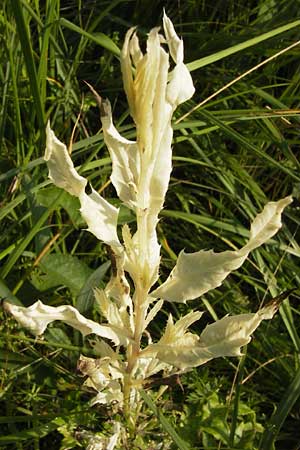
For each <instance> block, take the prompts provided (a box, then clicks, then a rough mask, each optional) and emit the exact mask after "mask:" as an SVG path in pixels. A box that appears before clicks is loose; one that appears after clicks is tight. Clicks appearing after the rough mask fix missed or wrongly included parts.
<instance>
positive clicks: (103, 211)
mask: <svg viewBox="0 0 300 450" xmlns="http://www.w3.org/2000/svg"><path fill="white" fill-rule="evenodd" d="M46 136H47V139H46V150H45V161H46V162H47V165H48V168H49V177H50V179H51V180H52V182H53V183H54V184H55V185H56V186H58V187H60V188H62V189H65V190H66V191H67V192H69V193H70V194H72V195H75V196H76V197H78V198H79V201H80V204H81V209H80V211H81V214H82V216H83V217H84V219H85V220H86V222H87V224H88V230H89V231H90V232H91V233H93V234H94V235H95V236H96V237H97V239H99V240H101V241H103V242H105V243H106V244H108V245H111V246H113V247H114V248H115V250H116V249H119V251H120V252H121V249H122V246H121V244H120V242H119V239H118V235H117V221H118V214H119V210H118V209H117V208H115V207H114V206H112V205H111V204H110V203H108V202H107V201H106V200H105V199H104V198H102V197H101V196H100V195H99V194H98V193H97V192H96V191H94V190H92V193H91V194H90V195H87V194H86V193H85V187H86V184H87V180H86V179H85V178H83V177H82V176H80V175H79V174H78V173H77V172H76V170H75V168H74V165H73V162H72V160H71V158H70V155H69V153H68V151H67V148H66V146H65V145H64V144H63V143H62V142H60V141H59V139H57V137H56V136H55V134H54V132H53V131H52V130H51V128H50V125H49V122H48V124H47V129H46Z"/></svg>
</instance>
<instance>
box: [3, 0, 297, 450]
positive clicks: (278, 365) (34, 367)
mask: <svg viewBox="0 0 300 450" xmlns="http://www.w3.org/2000/svg"><path fill="white" fill-rule="evenodd" d="M163 7H165V9H166V11H167V13H168V15H169V16H170V17H171V18H172V21H173V23H174V25H175V27H176V30H177V32H178V33H179V34H180V35H182V36H183V39H184V44H185V61H187V62H188V67H189V69H190V70H191V72H192V77H193V81H194V85H195V88H196V94H195V95H194V97H193V98H192V99H191V100H189V101H188V102H187V103H185V104H183V105H181V106H180V108H178V110H177V111H176V113H175V116H174V117H173V128H174V139H173V171H172V174H171V183H170V188H169V191H168V195H167V198H166V202H165V208H164V209H163V210H162V212H161V215H160V217H161V219H160V222H159V229H158V236H159V242H160V244H161V246H162V249H163V259H162V267H161V278H162V279H165V278H166V277H167V275H168V273H169V271H170V269H171V268H172V267H173V266H174V262H175V260H176V257H177V255H178V254H179V252H180V251H181V249H182V248H184V249H185V251H186V252H195V251H198V250H199V249H210V248H213V249H214V250H215V251H223V250H227V249H236V248H241V247H242V246H243V245H244V244H245V242H246V239H247V237H248V229H249V223H250V222H251V221H252V220H253V218H254V217H255V216H256V214H257V213H258V212H259V211H261V210H262V208H263V206H264V205H265V204H266V203H267V201H268V200H278V199H279V198H282V197H285V196H287V195H289V194H291V193H293V196H294V202H293V203H292V204H291V206H289V207H288V208H287V209H286V210H285V213H284V219H283V221H284V226H283V228H282V229H281V231H280V234H278V236H276V237H275V238H273V239H272V240H271V241H270V242H269V243H268V244H266V245H265V246H263V247H260V248H259V249H256V250H255V251H254V252H253V253H252V254H251V256H250V257H249V259H248V260H247V262H246V263H245V264H244V265H243V267H242V268H240V269H239V270H238V271H237V272H234V273H233V274H232V275H230V277H228V278H227V279H226V281H225V282H224V283H223V285H222V286H221V287H220V288H218V289H217V290H214V291H210V292H209V293H207V294H205V295H203V296H202V297H201V300H194V301H193V302H192V303H189V304H188V306H187V305H181V304H175V303H170V304H166V303H165V304H164V308H163V310H162V311H161V312H160V313H159V315H158V316H157V320H156V321H155V323H153V326H152V328H151V334H152V335H153V336H154V338H156V337H157V338H158V337H159V336H160V330H161V329H162V328H163V327H164V325H165V323H166V319H167V316H168V314H169V313H170V312H171V313H172V315H173V316H174V317H175V318H177V319H178V318H179V317H181V316H182V315H183V314H186V313H187V312H188V310H189V308H190V309H191V310H192V309H194V308H195V309H196V308H197V309H201V310H206V311H207V312H206V314H205V315H204V316H203V318H202V319H201V320H202V322H201V323H202V325H203V326H205V324H206V323H211V322H213V321H214V320H216V319H217V318H220V317H223V316H224V315H225V314H227V313H230V314H239V313H244V312H249V311H256V310H257V309H258V308H259V307H260V306H261V305H262V304H263V303H267V302H268V301H269V300H270V299H272V298H274V297H277V296H278V295H280V294H282V293H283V295H282V297H281V300H283V301H282V305H281V308H280V311H279V314H278V315H277V316H276V317H274V318H273V319H272V321H268V322H266V323H264V324H262V325H261V327H260V328H259V329H258V330H257V331H256V333H255V337H254V339H253V341H252V343H251V344H250V345H249V347H248V348H247V349H246V348H244V350H243V353H244V356H243V357H241V358H239V359H238V358H235V359H232V358H231V359H227V358H224V359H216V360H213V361H211V362H209V363H207V365H205V366H201V367H200V368H198V369H194V370H193V371H192V372H188V373H187V374H184V375H183V376H181V377H180V378H176V377H172V379H165V380H162V379H161V378H159V377H156V378H153V379H152V380H151V381H150V382H149V383H148V385H145V389H144V391H143V393H142V395H143V398H144V402H145V404H146V405H147V407H145V410H144V411H143V414H144V430H145V433H146V438H147V440H146V439H145V441H144V442H147V446H145V445H146V444H144V443H141V442H139V441H136V442H135V444H128V449H131V448H136V449H139V448H149V449H150V448H168V446H169V448H177V447H178V448H182V449H184V448H185V449H186V448H190V449H222V450H225V449H236V450H237V449H260V450H267V449H272V448H274V449H276V450H281V449H282V450H286V449H297V448H299V446H300V435H299V431H298V426H297V423H298V420H299V412H298V409H299V400H298V398H299V394H300V368H299V350H300V339H299V325H298V323H299V319H298V315H299V307H298V304H297V299H298V293H297V288H298V284H299V275H298V273H299V270H298V259H297V257H299V246H298V244H297V242H298V241H299V239H298V221H299V209H298V201H299V189H300V188H299V186H300V185H299V181H300V176H299V160H300V159H299V155H298V146H297V143H298V134H299V117H298V103H299V82H300V75H299V74H300V72H299V62H298V51H299V50H298V49H299V46H298V43H297V41H298V32H297V31H298V27H299V25H300V19H298V17H297V15H298V14H299V13H298V8H299V5H298V2H294V1H290V0H286V1H277V2H274V1H267V2H266V1H255V2H254V1H253V2H235V1H232V0H230V1H228V2H226V5H225V7H224V2H216V3H214V4H211V3H206V2H204V1H201V2H187V1H183V2H178V3H176V4H175V3H174V2H168V1H166V2H160V1H152V2H149V1H147V0H144V1H143V2H139V1H132V2H130V1H129V2H124V1H120V0H116V1H109V2H105V1H101V2H96V1H89V2H80V1H69V2H67V3H65V4H61V3H60V2H58V1H56V0H55V1H53V0H52V1H50V0H49V1H45V2H38V1H36V2H30V1H26V0H23V1H21V0H15V1H13V2H9V1H5V0H4V1H3V2H2V5H1V10H0V30H1V32H0V39H1V46H0V51H1V61H2V63H1V66H0V80H1V82H0V86H1V97H0V99H1V106H0V146H1V147H0V148H1V151H0V169H1V170H0V172H1V173H0V180H1V183H0V193H1V195H0V198H1V209H0V227H1V235H0V262H1V269H0V277H1V278H0V294H1V297H2V298H3V299H8V300H9V301H10V302H14V303H16V304H19V305H24V306H28V305H31V304H32V303H34V302H35V301H36V300H38V299H40V300H42V301H43V302H44V303H46V304H48V305H51V306H59V305H62V304H66V303H68V304H70V305H74V306H76V307H77V308H78V309H79V311H80V312H81V313H82V314H84V315H85V316H86V317H89V318H91V319H94V318H96V314H97V313H96V311H95V308H94V303H93V288H94V287H95V286H97V287H103V286H104V284H105V283H106V282H107V280H108V279H109V270H110V268H109V263H107V261H108V259H109V258H108V254H107V250H106V248H105V246H103V245H102V244H100V243H99V241H97V240H96V239H95V238H94V237H93V236H92V235H89V234H88V233H86V232H85V231H84V230H83V229H84V228H85V227H86V225H85V223H84V222H83V220H82V218H81V216H80V214H79V212H78V209H79V203H78V201H77V199H76V198H74V197H71V196H69V195H67V194H64V193H60V190H59V189H58V188H56V187H55V186H53V185H52V184H51V183H50V180H48V179H47V176H48V171H47V167H46V165H45V163H44V160H43V154H44V148H45V124H46V121H47V119H48V118H50V117H51V126H52V128H53V129H55V133H56V135H57V136H59V138H60V139H61V140H62V141H64V142H66V143H69V146H70V148H71V149H72V159H73V161H74V165H75V166H76V167H78V168H79V169H80V174H81V175H82V176H84V177H86V178H88V179H89V180H90V181H91V183H92V184H93V187H94V188H95V189H96V190H97V191H98V192H100V193H101V194H102V195H103V196H104V197H105V198H106V199H107V200H109V201H110V202H111V203H113V204H115V205H118V203H117V199H116V194H115V191H114V189H113V187H112V186H111V184H110V181H109V176H110V173H111V167H110V164H111V163H110V159H109V155H108V152H107V150H106V147H105V145H104V142H103V135H102V133H101V132H99V131H100V121H99V112H98V108H97V104H96V101H95V98H94V96H93V95H92V94H91V92H90V90H89V88H88V87H87V85H86V84H85V83H84V81H86V82H88V83H89V84H91V85H92V86H93V87H94V88H95V89H96V90H97V91H99V92H100V93H101V95H102V96H103V97H108V98H109V99H110V101H111V103H112V107H113V110H114V118H115V120H116V126H117V128H118V130H119V131H120V132H122V134H123V135H124V136H125V137H127V138H128V139H134V137H135V135H134V133H135V130H134V127H133V125H132V120H131V119H130V117H129V112H128V106H127V102H126V99H125V96H124V92H123V86H122V78H121V72H120V68H119V61H118V58H119V54H120V48H121V44H122V42H123V39H124V35H125V33H126V31H127V29H128V28H129V27H130V26H133V25H136V24H139V32H140V35H142V36H143V34H144V36H146V33H147V32H148V31H149V30H150V28H152V27H153V26H157V25H158V24H160V23H161V16H162V9H163ZM145 12H146V13H145ZM257 66H259V67H257ZM252 69H253V70H252ZM247 71H248V72H249V73H247V74H246V72H247ZM244 75H245V76H244ZM238 77H239V79H238V80H237V78H238ZM233 81H235V82H233ZM229 83H230V84H231V85H230V86H229V87H227V88H226V89H223V90H222V91H221V92H220V93H218V92H217V91H218V90H221V89H222V88H224V86H226V85H227V84H229ZM133 221H134V217H133V215H132V214H131V213H130V211H129V210H127V209H125V208H124V209H122V210H121V214H120V217H119V224H120V225H122V224H124V223H132V222H133ZM294 289H295V290H294ZM288 297H289V298H288ZM197 302H198V303H197ZM196 303H197V305H196ZM195 305H196V306H195ZM0 314H1V325H0V336H1V338H0V371H1V372H0V373H1V375H0V380H1V385H0V446H2V448H7V449H34V450H36V449H41V450H42V449H44V448H51V449H54V450H56V449H69V448H81V447H84V446H86V442H88V441H89V438H90V436H91V435H94V434H95V433H98V434H99V436H100V435H101V436H103V435H105V434H107V433H108V431H109V427H110V422H111V420H112V418H113V417H114V415H115V410H114V405H111V406H109V407H104V406H101V405H95V406H94V407H92V408H91V407H90V406H89V403H88V402H89V401H90V399H91V398H92V397H93V395H94V392H93V391H91V390H90V389H88V388H85V387H83V386H82V381H83V380H82V376H81V374H80V373H79V372H78V371H77V370H76V364H77V360H78V358H79V355H80V354H84V355H86V356H93V353H92V352H91V350H90V349H89V348H87V347H86V345H85V342H84V341H83V340H82V337H81V335H80V333H78V332H77V331H76V330H73V329H71V328H69V327H67V326H64V325H61V324H58V323H54V324H53V325H52V326H51V327H49V328H48V329H47V331H46V333H45V335H44V339H34V338H33V337H32V336H31V335H30V334H29V333H28V332H27V331H25V330H23V329H21V328H20V327H19V326H18V325H17V324H16V323H15V321H14V320H13V319H12V318H11V317H9V316H8V315H7V314H6V313H5V312H4V311H3V310H2V311H1V312H0ZM201 329H202V327H201ZM197 331H198V330H197V326H195V325H194V327H193V332H195V333H197ZM162 412H163V414H162ZM159 443H162V444H163V445H162V447H159Z"/></svg>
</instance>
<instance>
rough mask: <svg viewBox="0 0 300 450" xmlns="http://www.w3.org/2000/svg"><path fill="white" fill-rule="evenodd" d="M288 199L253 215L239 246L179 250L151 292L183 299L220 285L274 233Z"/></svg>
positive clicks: (164, 296) (180, 300) (178, 300)
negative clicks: (243, 242)
mask: <svg viewBox="0 0 300 450" xmlns="http://www.w3.org/2000/svg"><path fill="white" fill-rule="evenodd" d="M291 201H292V198H291V197H290V196H289V197H286V198H283V199H281V200H279V201H277V202H270V203H268V204H267V205H266V206H265V208H264V210H263V211H262V212H261V213H260V214H258V215H257V217H256V218H255V219H254V221H253V224H252V226H251V233H250V239H249V241H248V243H247V244H246V245H245V246H244V247H242V248H241V249H240V250H237V251H230V250H228V251H225V252H222V253H214V252H213V251H212V250H210V251H205V250H200V251H199V252H196V253H184V252H183V251H182V252H181V253H180V255H179V257H178V260H177V263H176V265H175V267H174V269H173V270H172V272H171V273H170V275H169V277H168V279H167V280H166V281H165V282H164V283H163V284H162V285H161V286H160V287H159V288H158V289H156V290H155V291H153V292H152V293H151V295H152V296H153V297H155V298H158V297H161V298H163V299H164V300H168V301H171V302H185V301H186V300H192V299H194V298H196V297H200V295H202V294H205V293H206V292H208V291H209V290H211V289H215V288H216V287H218V286H220V285H221V284H222V282H223V281H224V279H225V278H226V277H227V276H228V275H229V273H230V272H232V271H233V270H236V269H238V268H239V267H240V266H241V265H242V264H243V262H244V261H245V259H246V258H247V257H248V254H249V252H250V251H251V250H253V249H255V248H257V247H259V246H260V245H261V244H263V243H264V242H266V241H267V240H268V239H270V238H271V237H272V236H274V234H275V233H276V232H277V231H278V230H279V228H280V227H281V213H282V211H283V209H284V208H285V207H286V206H287V205H289V204H290V203H291Z"/></svg>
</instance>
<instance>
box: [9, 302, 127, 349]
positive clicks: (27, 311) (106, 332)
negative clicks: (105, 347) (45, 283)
mask: <svg viewBox="0 0 300 450" xmlns="http://www.w3.org/2000/svg"><path fill="white" fill-rule="evenodd" d="M5 308H6V310H7V311H8V312H9V313H11V314H12V315H13V316H14V318H15V319H16V320H17V321H18V322H19V323H20V325H21V326H23V327H25V328H28V329H29V330H30V332H31V333H32V334H34V335H35V336H40V335H42V334H43V333H44V331H45V330H46V328H47V326H48V325H49V324H50V323H52V322H54V321H55V320H61V321H62V322H65V323H66V324H67V325H70V326H71V327H73V328H75V329H76V330H79V331H80V332H81V333H82V335H83V336H86V335H88V334H91V333H94V334H96V335H97V336H101V337H104V338H107V339H110V340H111V341H113V343H114V344H115V345H119V344H120V338H121V340H122V339H123V336H119V335H118V334H117V333H116V332H115V331H114V330H112V329H111V328H110V327H109V325H99V324H98V323H96V322H94V321H93V320H90V319H86V318H85V317H84V316H82V315H81V314H80V313H79V312H78V311H77V309H76V308H73V306H67V305H62V306H57V307H54V306H48V305H44V304H43V303H42V302H41V301H40V300H38V301H37V302H36V303H34V304H33V305H31V306H29V308H25V307H23V306H16V305H13V304H12V303H9V302H5Z"/></svg>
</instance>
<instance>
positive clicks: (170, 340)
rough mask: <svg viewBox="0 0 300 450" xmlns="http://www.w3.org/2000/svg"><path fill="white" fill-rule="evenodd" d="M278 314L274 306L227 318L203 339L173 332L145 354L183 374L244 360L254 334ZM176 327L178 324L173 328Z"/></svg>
mask: <svg viewBox="0 0 300 450" xmlns="http://www.w3.org/2000/svg"><path fill="white" fill-rule="evenodd" d="M276 311H277V305H275V304H274V305H271V306H267V307H265V308H263V309H261V310H259V311H258V312H257V313H250V314H239V315H236V316H226V317H223V318H222V319H221V320H218V321H216V322H215V323H213V324H210V325H207V327H206V328H205V329H204V331H203V332H202V334H201V335H200V338H199V337H198V336H197V335H195V334H192V333H185V332H182V333H181V337H180V334H179V333H176V334H174V333H170V331H169V332H168V333H166V337H165V338H162V339H161V340H160V341H159V342H158V343H157V344H153V345H152V346H151V345H150V346H149V347H150V348H149V350H148V353H147V349H145V353H146V356H148V357H149V356H151V355H152V356H156V358H158V359H160V360H162V361H164V362H167V363H169V364H171V365H173V366H175V367H178V368H180V369H182V370H185V369H189V368H192V367H197V366H199V365H202V364H205V363H206V362H207V361H210V360H211V359H213V358H218V357H221V356H240V355H241V347H243V346H244V345H247V344H248V343H249V342H250V340H251V335H252V333H253V332H254V331H255V330H256V328H257V327H258V326H259V324H260V323H261V321H262V320H265V319H271V318H272V317H273V315H274V314H275V312H276ZM175 326H176V323H175V325H173V327H175ZM167 329H168V326H167ZM167 329H166V332H167ZM174 336H176V339H175V338H174ZM151 351H152V353H151Z"/></svg>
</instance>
